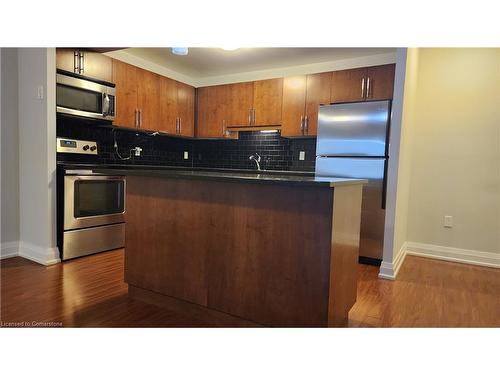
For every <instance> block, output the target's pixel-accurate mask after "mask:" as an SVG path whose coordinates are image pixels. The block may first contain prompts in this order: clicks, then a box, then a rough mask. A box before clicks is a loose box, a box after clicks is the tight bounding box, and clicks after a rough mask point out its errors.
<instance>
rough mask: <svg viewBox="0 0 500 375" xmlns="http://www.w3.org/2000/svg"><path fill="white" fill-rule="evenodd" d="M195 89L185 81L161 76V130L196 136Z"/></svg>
mask: <svg viewBox="0 0 500 375" xmlns="http://www.w3.org/2000/svg"><path fill="white" fill-rule="evenodd" d="M194 100H195V89H194V87H192V86H189V85H186V84H185V83H181V82H177V81H174V80H173V79H170V78H167V77H163V76H161V77H160V123H159V126H158V129H157V130H159V131H163V132H166V133H169V134H177V135H184V136H187V137H192V136H194Z"/></svg>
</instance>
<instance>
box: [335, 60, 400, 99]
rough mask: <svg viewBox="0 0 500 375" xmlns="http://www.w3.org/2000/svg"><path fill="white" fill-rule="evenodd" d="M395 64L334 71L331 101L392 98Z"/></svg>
mask: <svg viewBox="0 0 500 375" xmlns="http://www.w3.org/2000/svg"><path fill="white" fill-rule="evenodd" d="M394 70H395V64H388V65H379V66H372V67H368V68H359V69H348V70H338V71H335V72H333V73H332V85H331V102H332V103H341V102H357V101H364V100H385V99H391V98H392V95H393V94H392V93H393V90H394Z"/></svg>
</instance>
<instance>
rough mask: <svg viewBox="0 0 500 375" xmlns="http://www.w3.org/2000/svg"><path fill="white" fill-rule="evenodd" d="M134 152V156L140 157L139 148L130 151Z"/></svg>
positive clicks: (140, 149)
mask: <svg viewBox="0 0 500 375" xmlns="http://www.w3.org/2000/svg"><path fill="white" fill-rule="evenodd" d="M132 150H133V151H134V155H135V156H141V152H142V148H140V147H135V148H133V149H132Z"/></svg>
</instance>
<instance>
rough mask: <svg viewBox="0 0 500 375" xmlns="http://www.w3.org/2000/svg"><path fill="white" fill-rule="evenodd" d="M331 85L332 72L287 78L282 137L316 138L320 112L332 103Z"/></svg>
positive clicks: (284, 87)
mask: <svg viewBox="0 0 500 375" xmlns="http://www.w3.org/2000/svg"><path fill="white" fill-rule="evenodd" d="M330 84H331V73H330V72H328V73H318V74H309V75H307V76H295V77H286V78H284V80H283V114H282V125H281V135H282V136H284V137H301V136H315V135H316V134H317V128H318V109H319V106H320V105H321V104H328V103H329V102H330Z"/></svg>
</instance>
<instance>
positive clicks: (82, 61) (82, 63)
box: [78, 52, 85, 74]
mask: <svg viewBox="0 0 500 375" xmlns="http://www.w3.org/2000/svg"><path fill="white" fill-rule="evenodd" d="M78 54H79V55H80V67H79V69H80V74H83V73H84V72H85V66H84V62H85V58H84V56H83V52H78Z"/></svg>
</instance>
